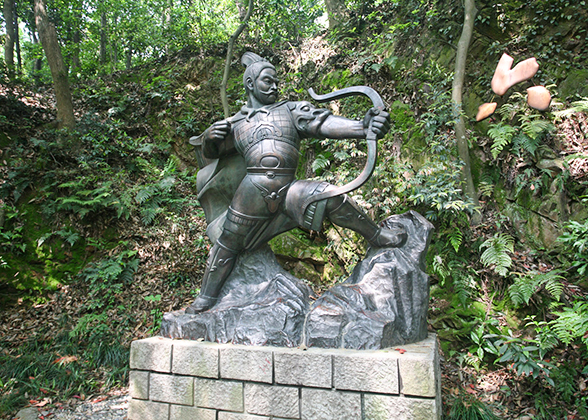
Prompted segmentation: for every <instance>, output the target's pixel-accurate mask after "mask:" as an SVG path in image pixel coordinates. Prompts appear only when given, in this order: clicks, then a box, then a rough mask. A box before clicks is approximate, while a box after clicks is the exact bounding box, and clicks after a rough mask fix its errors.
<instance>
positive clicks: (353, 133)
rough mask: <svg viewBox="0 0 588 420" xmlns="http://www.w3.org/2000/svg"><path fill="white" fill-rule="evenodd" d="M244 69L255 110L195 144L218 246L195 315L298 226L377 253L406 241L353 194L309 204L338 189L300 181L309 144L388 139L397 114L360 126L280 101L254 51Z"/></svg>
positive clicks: (376, 116)
mask: <svg viewBox="0 0 588 420" xmlns="http://www.w3.org/2000/svg"><path fill="white" fill-rule="evenodd" d="M241 62H242V63H243V64H244V65H245V66H246V70H245V74H244V75H243V83H244V85H245V90H246V93H247V105H245V106H243V107H242V109H241V110H240V111H239V112H238V113H237V114H235V115H234V116H232V117H231V118H228V119H225V120H222V121H218V122H215V123H214V124H212V126H210V127H209V128H208V129H207V130H205V131H204V133H202V134H201V135H200V136H198V137H193V138H191V139H190V143H191V144H193V145H195V146H198V147H199V149H198V150H199V152H200V153H201V155H200V156H199V163H200V164H201V166H203V168H202V169H201V170H200V171H199V173H198V190H199V200H200V202H201V204H202V206H203V207H204V209H205V213H206V216H207V222H208V224H209V227H208V229H207V233H208V235H209V237H210V238H211V240H212V242H213V243H214V245H213V247H212V248H211V250H210V254H209V256H208V261H207V265H206V270H205V272H204V277H203V279H202V288H201V292H200V295H199V296H198V297H197V298H196V300H195V301H194V302H193V303H192V304H191V305H190V306H189V307H188V308H187V309H186V313H188V314H195V313H199V312H203V311H206V310H208V309H210V308H212V307H213V306H214V305H215V303H216V301H217V298H218V296H219V293H220V291H221V289H222V287H223V284H224V283H225V280H226V279H227V277H228V276H229V274H230V273H231V271H232V269H233V266H234V263H235V260H236V259H237V257H238V256H239V254H240V253H241V252H243V251H244V250H250V249H255V248H256V247H258V246H260V245H263V244H265V243H267V241H269V240H270V239H271V238H272V237H274V236H277V235H278V234H280V233H282V232H285V231H287V230H290V229H293V228H294V227H298V226H301V227H303V228H306V229H311V230H319V229H320V226H321V224H322V222H323V220H324V218H325V217H326V218H328V219H329V220H330V221H331V222H332V223H335V224H337V225H339V226H342V227H346V228H350V229H353V230H354V231H356V232H358V233H360V234H361V235H363V236H364V237H365V238H366V239H367V241H368V243H369V244H370V245H371V246H374V247H397V246H401V245H402V244H403V243H404V241H405V240H406V233H405V231H404V229H402V228H401V227H398V228H383V227H379V226H378V225H377V224H376V223H374V222H373V221H372V220H371V219H370V218H369V217H368V216H367V215H366V214H365V213H364V212H363V211H362V210H361V209H360V208H359V207H358V206H357V204H356V203H355V202H354V201H353V200H352V199H351V198H350V197H348V196H347V195H345V194H343V195H336V196H331V197H328V198H325V199H318V197H317V199H318V201H313V200H312V199H310V200H309V197H313V196H317V195H319V194H322V195H321V197H322V196H329V194H328V192H329V191H333V190H335V189H336V188H335V187H334V186H333V185H330V184H328V183H326V182H321V181H309V180H297V179H296V178H295V172H296V168H297V165H298V159H299V147H300V140H301V139H302V138H318V139H322V138H335V139H343V138H366V136H367V135H368V127H369V130H371V131H372V133H375V134H374V135H375V136H377V137H378V138H381V137H383V136H384V135H385V134H386V133H387V132H388V130H389V115H388V114H387V113H386V112H384V111H380V110H375V109H371V110H370V111H368V113H367V115H366V117H365V119H364V121H354V120H350V119H347V118H343V117H340V116H335V115H332V114H331V112H330V111H328V110H326V109H317V108H315V107H313V106H312V105H311V104H310V103H309V102H304V101H301V102H290V101H280V102H277V99H278V86H277V85H278V79H277V75H276V70H275V68H274V66H273V65H272V64H271V63H270V62H268V61H267V60H265V59H263V58H262V57H260V56H258V55H257V54H253V53H250V52H247V53H245V54H244V55H243V57H242V59H241Z"/></svg>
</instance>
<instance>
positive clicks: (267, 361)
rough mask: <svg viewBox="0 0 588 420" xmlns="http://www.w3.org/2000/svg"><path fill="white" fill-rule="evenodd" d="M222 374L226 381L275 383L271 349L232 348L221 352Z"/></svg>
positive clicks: (222, 349) (223, 349)
mask: <svg viewBox="0 0 588 420" xmlns="http://www.w3.org/2000/svg"><path fill="white" fill-rule="evenodd" d="M220 374H221V378H224V379H240V380H243V381H252V382H266V383H268V384H271V383H272V382H273V354H272V350H271V348H267V347H266V348H259V347H257V348H247V347H245V346H238V347H237V346H231V347H227V348H221V350H220Z"/></svg>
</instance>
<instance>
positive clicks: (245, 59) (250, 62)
mask: <svg viewBox="0 0 588 420" xmlns="http://www.w3.org/2000/svg"><path fill="white" fill-rule="evenodd" d="M241 64H243V65H244V66H245V67H246V68H245V73H243V85H244V86H245V90H247V91H248V88H247V79H249V78H251V80H253V81H255V79H257V76H259V73H261V71H262V70H263V69H266V68H270V69H274V70H275V69H276V68H275V67H274V65H273V64H272V63H270V62H269V61H267V60H266V59H265V58H263V57H261V56H259V55H257V54H255V53H252V52H249V51H248V52H246V53H245V54H243V55H242V56H241Z"/></svg>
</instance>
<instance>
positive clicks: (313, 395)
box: [301, 388, 394, 420]
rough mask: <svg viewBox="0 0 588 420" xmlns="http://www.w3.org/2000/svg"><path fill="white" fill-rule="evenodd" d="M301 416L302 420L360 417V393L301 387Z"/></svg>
mask: <svg viewBox="0 0 588 420" xmlns="http://www.w3.org/2000/svg"><path fill="white" fill-rule="evenodd" d="M301 418H302V419H303V420H333V419H361V395H360V394H355V393H350V392H340V391H328V390H323V389H306V388H303V389H302V401H301ZM389 418H391V419H392V418H394V417H389Z"/></svg>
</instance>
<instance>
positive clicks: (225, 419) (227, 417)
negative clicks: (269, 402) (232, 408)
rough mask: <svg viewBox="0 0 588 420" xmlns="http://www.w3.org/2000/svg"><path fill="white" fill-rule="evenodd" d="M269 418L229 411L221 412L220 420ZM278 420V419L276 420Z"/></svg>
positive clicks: (266, 419)
mask: <svg viewBox="0 0 588 420" xmlns="http://www.w3.org/2000/svg"><path fill="white" fill-rule="evenodd" d="M268 419H269V417H265V416H256V415H253V414H243V413H229V412H227V411H219V413H218V420H268ZM276 420H278V419H276Z"/></svg>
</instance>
